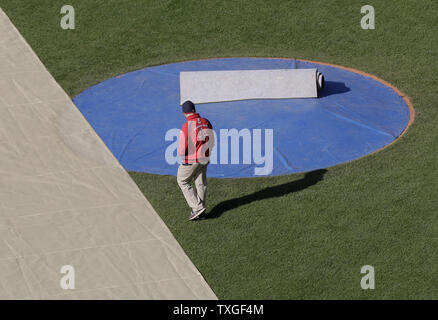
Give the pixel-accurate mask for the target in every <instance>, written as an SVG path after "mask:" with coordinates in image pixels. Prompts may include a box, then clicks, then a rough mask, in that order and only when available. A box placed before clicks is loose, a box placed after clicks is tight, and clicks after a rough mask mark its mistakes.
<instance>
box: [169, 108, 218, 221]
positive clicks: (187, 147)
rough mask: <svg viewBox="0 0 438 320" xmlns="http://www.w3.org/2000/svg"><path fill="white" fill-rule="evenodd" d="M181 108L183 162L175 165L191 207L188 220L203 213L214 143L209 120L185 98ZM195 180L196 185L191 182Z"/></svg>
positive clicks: (180, 184)
mask: <svg viewBox="0 0 438 320" xmlns="http://www.w3.org/2000/svg"><path fill="white" fill-rule="evenodd" d="M182 112H183V114H184V116H185V117H186V119H187V121H186V122H185V123H184V124H183V126H182V128H181V132H180V136H179V147H178V154H179V156H180V157H181V158H182V163H181V165H180V166H179V168H178V174H177V181H178V185H179V187H180V188H181V191H182V193H183V195H184V197H185V199H186V201H187V204H188V205H189V207H190V208H191V209H192V212H191V213H190V217H189V220H194V219H196V218H198V217H199V216H200V215H201V214H203V213H205V211H206V208H205V193H206V190H207V166H208V164H209V161H210V154H211V149H212V148H213V144H214V135H213V127H212V126H211V123H210V121H208V120H207V119H205V118H202V117H201V116H200V115H199V114H198V113H196V109H195V105H194V104H193V102H191V101H186V102H184V103H183V105H182ZM193 181H194V182H195V188H193V187H192V185H191V183H192V182H193Z"/></svg>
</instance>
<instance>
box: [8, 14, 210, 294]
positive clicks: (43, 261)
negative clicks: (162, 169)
mask: <svg viewBox="0 0 438 320" xmlns="http://www.w3.org/2000/svg"><path fill="white" fill-rule="evenodd" d="M175 183H176V182H175ZM183 218H184V219H185V218H187V217H182V219H183ZM64 266H67V267H64ZM73 270H74V282H73V281H70V282H68V284H69V285H70V287H69V286H68V285H66V284H67V278H64V277H65V276H67V277H68V279H69V280H72V279H73V278H72V276H73V272H72V271H73ZM61 271H62V272H63V273H62V272H61ZM61 284H63V286H64V288H62V286H61ZM72 285H74V289H72ZM65 288H67V289H65ZM0 299H216V296H215V294H214V293H213V291H212V290H211V289H210V287H209V286H208V284H207V283H206V282H205V280H204V279H203V277H202V275H201V274H200V273H199V271H198V270H197V269H196V267H195V266H194V265H193V263H192V262H191V261H190V259H189V258H188V257H187V255H186V254H185V253H184V251H183V250H182V248H181V247H180V245H179V244H178V243H177V241H176V240H175V238H174V237H173V235H172V234H171V233H170V231H169V230H168V228H167V227H166V225H165V224H164V223H163V221H162V220H161V219H160V217H159V216H158V215H157V213H156V212H155V210H154V209H153V208H152V206H151V205H150V203H149V202H148V201H147V199H146V198H145V197H144V196H143V194H142V193H141V192H140V190H139V189H138V187H137V186H136V184H135V183H134V182H133V180H132V179H131V178H130V177H129V175H128V173H127V172H126V171H125V170H124V169H123V168H122V167H121V165H120V164H119V163H118V161H117V160H116V159H115V158H114V156H113V155H112V154H111V152H110V151H109V150H108V149H107V148H106V146H105V145H104V143H103V142H102V141H101V140H100V138H99V137H98V136H97V134H96V133H95V131H94V130H93V129H92V128H91V126H90V125H89V124H88V122H87V121H86V120H85V119H84V118H83V116H82V114H81V113H80V112H79V110H78V109H77V108H76V106H75V105H74V104H73V102H72V101H71V99H70V98H69V96H68V95H67V94H66V93H65V92H64V91H63V89H62V88H61V87H60V86H59V85H58V84H57V82H56V81H55V80H54V78H53V77H52V76H51V75H50V74H49V72H48V71H47V70H46V68H45V67H44V65H43V64H42V63H41V62H40V60H39V59H38V57H37V56H36V55H35V53H34V52H33V51H32V49H31V48H30V47H29V46H28V44H27V43H26V42H25V40H24V39H23V37H22V36H21V35H20V33H19V32H18V31H17V30H16V29H15V27H14V26H13V24H12V23H11V21H10V20H9V18H8V17H7V16H6V14H5V13H4V12H3V11H2V10H1V9H0Z"/></svg>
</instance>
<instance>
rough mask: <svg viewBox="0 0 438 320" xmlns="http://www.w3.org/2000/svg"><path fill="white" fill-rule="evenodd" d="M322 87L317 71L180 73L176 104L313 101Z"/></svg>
mask: <svg viewBox="0 0 438 320" xmlns="http://www.w3.org/2000/svg"><path fill="white" fill-rule="evenodd" d="M323 85H324V77H323V75H322V74H321V73H319V72H318V70H317V69H275V70H232V71H231V70H230V71H189V72H180V104H183V103H184V102H185V101H187V100H191V101H192V102H193V103H195V104H197V103H211V102H224V101H236V100H249V99H292V98H317V97H318V90H319V89H321V88H322V87H323Z"/></svg>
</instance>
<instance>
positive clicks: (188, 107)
mask: <svg viewBox="0 0 438 320" xmlns="http://www.w3.org/2000/svg"><path fill="white" fill-rule="evenodd" d="M182 112H184V113H191V112H196V109H195V105H194V104H193V102H191V101H190V100H187V101H186V102H184V103H183V104H182Z"/></svg>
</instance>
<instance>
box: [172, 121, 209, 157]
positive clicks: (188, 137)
mask: <svg viewBox="0 0 438 320" xmlns="http://www.w3.org/2000/svg"><path fill="white" fill-rule="evenodd" d="M213 144H214V136H213V127H212V125H211V123H210V121H208V120H207V119H205V118H201V116H200V115H199V114H198V113H195V114H193V115H191V116H190V117H188V118H187V122H186V123H184V124H183V126H182V128H181V132H180V135H179V147H178V154H179V156H180V157H182V158H183V163H196V162H201V161H203V160H208V158H209V157H210V150H211V149H212V148H213Z"/></svg>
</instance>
